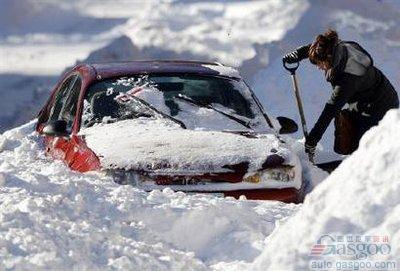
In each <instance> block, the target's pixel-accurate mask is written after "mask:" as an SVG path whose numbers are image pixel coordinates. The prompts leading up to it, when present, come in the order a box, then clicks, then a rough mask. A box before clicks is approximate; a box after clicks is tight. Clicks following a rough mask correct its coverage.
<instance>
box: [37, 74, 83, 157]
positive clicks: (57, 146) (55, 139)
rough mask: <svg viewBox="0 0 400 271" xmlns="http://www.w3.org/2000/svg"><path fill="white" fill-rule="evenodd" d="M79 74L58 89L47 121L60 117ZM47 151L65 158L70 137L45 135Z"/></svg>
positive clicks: (66, 80)
mask: <svg viewBox="0 0 400 271" xmlns="http://www.w3.org/2000/svg"><path fill="white" fill-rule="evenodd" d="M76 77H77V75H71V76H69V77H67V78H66V79H65V80H64V82H63V83H62V84H61V86H60V87H59V88H58V89H57V90H56V92H55V97H54V99H53V102H52V104H51V106H50V109H49V116H48V118H47V120H46V122H47V123H50V122H53V121H56V120H59V119H60V116H61V111H62V109H63V108H65V106H64V105H65V102H66V99H67V97H68V94H69V91H70V89H71V87H72V85H73V84H74V82H75V80H76ZM44 140H45V145H46V152H47V153H48V154H50V155H51V156H53V157H54V158H56V159H62V160H64V156H65V150H66V148H68V141H69V140H68V138H66V137H59V136H49V135H45V137H44Z"/></svg>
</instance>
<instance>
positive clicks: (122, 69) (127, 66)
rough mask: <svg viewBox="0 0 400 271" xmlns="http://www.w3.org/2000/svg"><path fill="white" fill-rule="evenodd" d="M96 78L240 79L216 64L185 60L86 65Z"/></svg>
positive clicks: (234, 72)
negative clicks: (176, 76) (177, 76)
mask: <svg viewBox="0 0 400 271" xmlns="http://www.w3.org/2000/svg"><path fill="white" fill-rule="evenodd" d="M87 65H89V66H90V67H91V68H93V69H94V70H95V73H96V76H97V77H98V78H102V79H105V78H111V77H116V76H124V75H129V74H150V73H152V74H163V73H169V74H171V73H185V74H187V73H189V74H198V75H213V76H223V77H230V78H237V79H239V78H240V75H239V73H238V71H237V70H235V69H234V68H231V67H228V66H224V65H222V64H220V63H217V62H204V61H187V60H144V61H125V62H108V63H87Z"/></svg>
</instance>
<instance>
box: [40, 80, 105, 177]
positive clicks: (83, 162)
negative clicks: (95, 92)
mask: <svg viewBox="0 0 400 271" xmlns="http://www.w3.org/2000/svg"><path fill="white" fill-rule="evenodd" d="M81 88H82V80H81V78H80V77H79V75H72V76H70V77H68V78H67V79H66V80H65V82H64V83H63V84H62V86H61V87H60V89H59V90H58V92H57V93H56V96H55V99H54V102H53V105H52V107H51V109H50V114H49V119H48V122H51V121H56V120H64V121H66V123H67V131H68V132H69V136H64V137H61V136H45V142H46V150H47V152H48V153H49V154H50V155H51V156H53V157H54V158H56V159H61V160H63V161H64V162H65V163H66V164H67V165H68V166H69V167H70V168H71V169H73V170H77V171H81V172H86V171H89V170H96V169H99V168H100V163H99V160H98V158H97V156H96V155H95V154H94V153H93V152H92V151H91V150H90V149H89V148H88V147H87V146H86V144H85V141H84V140H83V139H82V138H80V137H79V136H78V135H76V134H75V133H73V125H74V122H75V120H76V119H77V117H78V116H77V115H76V114H77V108H78V104H79V96H80V93H81Z"/></svg>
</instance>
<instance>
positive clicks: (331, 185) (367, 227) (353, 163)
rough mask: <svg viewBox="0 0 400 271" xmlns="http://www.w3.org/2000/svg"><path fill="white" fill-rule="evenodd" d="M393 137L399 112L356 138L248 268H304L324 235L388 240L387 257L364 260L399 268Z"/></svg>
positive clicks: (398, 158) (397, 157) (399, 128)
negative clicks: (392, 263) (355, 143)
mask: <svg viewBox="0 0 400 271" xmlns="http://www.w3.org/2000/svg"><path fill="white" fill-rule="evenodd" d="M399 138H400V110H392V111H390V112H388V113H387V115H386V116H385V118H384V120H383V121H382V122H381V123H380V125H379V126H378V127H375V128H373V129H371V130H370V131H369V132H368V133H367V134H366V135H365V136H364V137H363V138H362V140H361V145H360V148H359V150H357V151H356V152H355V153H354V154H353V155H352V156H351V157H349V158H348V159H347V160H346V161H344V162H343V164H342V165H341V166H340V167H339V168H338V169H337V170H336V171H335V172H334V173H333V174H332V175H331V176H330V177H328V178H327V179H326V180H325V181H324V182H323V183H322V184H320V185H319V186H318V187H317V188H316V189H315V190H314V191H313V192H312V193H311V194H309V195H308V196H307V198H306V200H305V203H304V205H303V207H302V208H301V210H300V211H299V212H298V213H297V214H296V215H295V216H294V217H292V218H291V219H289V220H287V221H286V223H285V224H284V225H283V226H281V227H279V228H278V229H277V230H276V231H275V232H274V233H273V234H272V235H271V236H269V237H268V238H267V240H266V242H267V243H268V246H267V247H266V249H265V250H264V252H263V253H262V254H261V255H260V256H259V257H258V258H257V260H256V261H255V263H254V265H253V266H252V267H251V269H254V270H266V269H268V270H308V269H310V267H309V263H310V260H311V259H312V258H311V257H310V256H309V253H310V250H311V248H312V246H313V245H314V244H315V243H316V242H317V240H318V238H320V237H321V236H322V235H324V234H331V235H365V236H388V237H389V242H390V244H391V247H392V251H391V253H390V254H388V255H384V256H383V255H379V256H380V257H375V258H370V259H374V260H379V261H383V260H397V264H399V263H400V261H399V260H400V217H399V214H400V197H399V195H400V170H399V168H400V142H399ZM353 257H354V256H353ZM335 259H336V260H338V259H346V258H345V257H344V256H338V255H337V256H336V257H335ZM347 259H349V258H347ZM350 259H353V258H352V257H350Z"/></svg>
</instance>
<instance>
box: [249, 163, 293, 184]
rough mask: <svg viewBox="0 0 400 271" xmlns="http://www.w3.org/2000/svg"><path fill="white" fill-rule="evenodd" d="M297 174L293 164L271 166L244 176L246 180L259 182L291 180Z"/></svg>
mask: <svg viewBox="0 0 400 271" xmlns="http://www.w3.org/2000/svg"><path fill="white" fill-rule="evenodd" d="M295 176H296V171H295V168H294V167H292V166H285V167H277V168H270V169H266V170H263V171H260V172H257V173H255V174H250V175H248V176H245V177H244V178H243V181H244V182H249V183H259V182H268V181H278V182H291V181H293V180H294V178H295Z"/></svg>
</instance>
